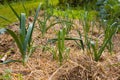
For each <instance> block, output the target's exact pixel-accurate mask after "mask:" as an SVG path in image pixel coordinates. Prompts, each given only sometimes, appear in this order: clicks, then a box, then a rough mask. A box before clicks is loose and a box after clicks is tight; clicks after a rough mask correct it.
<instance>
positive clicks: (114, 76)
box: [0, 21, 120, 80]
mask: <svg viewBox="0 0 120 80" xmlns="http://www.w3.org/2000/svg"><path fill="white" fill-rule="evenodd" d="M76 24H77V21H76ZM18 26H19V23H17V24H12V25H10V26H9V28H10V29H11V30H14V31H16V33H17V31H18ZM81 26H82V25H78V27H76V28H77V29H79V30H81V32H82V28H81ZM76 28H73V29H72V30H71V31H70V34H69V36H72V37H79V36H78V34H77V32H76ZM59 29H60V26H59V25H58V24H56V25H55V26H53V27H52V28H50V29H49V30H48V31H47V33H46V34H45V36H44V37H41V32H40V30H38V24H36V26H35V29H34V32H33V41H34V45H35V46H37V48H36V49H35V51H34V54H33V55H32V56H31V57H30V58H29V60H28V62H27V63H26V64H25V65H23V64H22V63H19V62H13V63H9V64H0V76H2V75H5V71H6V70H8V69H9V70H11V72H10V73H9V75H10V76H11V80H20V77H22V78H23V80H120V42H119V40H120V34H116V35H115V36H114V38H113V43H114V52H113V54H112V55H111V54H109V52H108V51H107V50H105V51H104V52H103V55H102V56H101V58H100V60H99V61H98V62H96V61H94V60H93V58H92V57H91V54H88V53H87V52H86V51H85V52H83V50H82V49H80V48H79V47H78V46H77V45H76V43H75V42H74V41H65V45H66V46H67V47H69V48H70V53H69V58H67V59H65V60H64V61H63V62H62V65H60V64H59V61H58V60H54V59H53V55H52V53H51V52H49V51H45V52H43V51H42V50H43V46H44V45H45V44H46V43H47V41H48V39H52V38H55V37H56V32H57V31H58V30H59ZM95 34H96V35H97V31H96V32H95ZM92 36H94V37H96V36H95V35H92ZM101 40H102V39H101ZM52 45H53V46H55V44H52ZM5 54H9V55H8V58H7V60H9V59H21V57H20V52H19V49H18V48H17V46H16V44H15V42H14V40H13V39H12V37H11V36H10V35H9V34H8V33H5V34H0V55H5Z"/></svg>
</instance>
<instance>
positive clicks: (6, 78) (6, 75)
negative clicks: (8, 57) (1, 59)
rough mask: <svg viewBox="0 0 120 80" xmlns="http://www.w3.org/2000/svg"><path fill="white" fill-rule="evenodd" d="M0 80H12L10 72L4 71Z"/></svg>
mask: <svg viewBox="0 0 120 80" xmlns="http://www.w3.org/2000/svg"><path fill="white" fill-rule="evenodd" d="M0 80H12V76H11V70H9V69H6V70H5V71H4V73H3V75H0Z"/></svg>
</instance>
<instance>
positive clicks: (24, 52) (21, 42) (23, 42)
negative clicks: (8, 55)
mask: <svg viewBox="0 0 120 80" xmlns="http://www.w3.org/2000/svg"><path fill="white" fill-rule="evenodd" d="M8 5H9V7H10V9H11V10H12V11H13V13H14V14H15V16H16V17H17V18H18V20H19V22H20V27H19V32H18V34H16V33H15V32H13V31H12V30H10V29H8V28H6V31H7V32H8V33H9V34H10V35H11V36H12V38H13V39H14V41H15V42H16V44H17V46H18V48H19V51H20V53H21V57H22V60H8V61H5V62H3V63H8V62H15V61H18V62H22V63H23V64H25V63H26V62H27V60H28V58H29V57H30V56H31V55H32V52H33V49H34V48H33V46H32V33H33V29H34V26H35V22H36V20H37V17H38V13H39V11H40V6H41V5H39V6H38V8H37V11H36V14H35V16H34V21H33V22H31V23H29V25H28V28H27V27H26V17H25V13H21V14H20V16H19V15H18V14H17V12H16V11H15V10H14V9H13V7H12V6H11V5H10V4H8Z"/></svg>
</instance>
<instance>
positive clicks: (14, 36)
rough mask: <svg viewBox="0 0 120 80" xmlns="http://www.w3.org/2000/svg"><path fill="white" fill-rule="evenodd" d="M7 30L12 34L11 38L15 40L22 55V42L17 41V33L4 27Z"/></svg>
mask: <svg viewBox="0 0 120 80" xmlns="http://www.w3.org/2000/svg"><path fill="white" fill-rule="evenodd" d="M6 30H7V32H8V33H9V34H10V35H11V36H12V38H13V39H14V40H15V42H16V44H17V46H18V48H19V50H20V52H21V53H22V55H24V52H23V47H22V44H21V42H20V41H19V39H18V37H17V35H16V34H15V33H14V32H13V31H12V30H10V29H6Z"/></svg>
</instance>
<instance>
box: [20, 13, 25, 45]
mask: <svg viewBox="0 0 120 80" xmlns="http://www.w3.org/2000/svg"><path fill="white" fill-rule="evenodd" d="M20 17H21V20H20V40H21V42H22V44H23V43H24V40H25V35H26V27H25V23H26V19H25V14H24V13H21V16H20Z"/></svg>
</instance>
